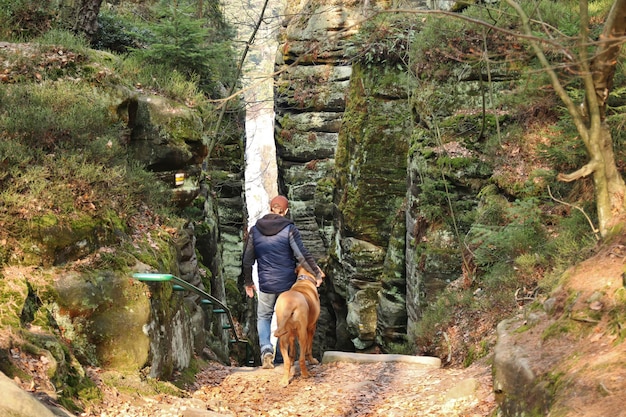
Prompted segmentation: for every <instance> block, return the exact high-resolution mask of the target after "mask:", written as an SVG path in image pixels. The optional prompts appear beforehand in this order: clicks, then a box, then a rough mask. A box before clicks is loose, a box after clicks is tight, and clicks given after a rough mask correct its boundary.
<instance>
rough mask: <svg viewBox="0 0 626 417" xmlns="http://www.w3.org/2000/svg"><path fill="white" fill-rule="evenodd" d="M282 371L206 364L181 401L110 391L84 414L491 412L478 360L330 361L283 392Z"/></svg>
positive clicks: (345, 416)
mask: <svg viewBox="0 0 626 417" xmlns="http://www.w3.org/2000/svg"><path fill="white" fill-rule="evenodd" d="M282 372H283V367H282V366H278V367H276V368H275V369H269V370H266V369H261V368H237V367H228V366H224V365H221V364H218V363H210V364H208V365H207V366H206V367H205V368H204V369H203V370H202V371H201V372H200V373H199V374H198V375H197V376H196V381H195V383H194V384H192V385H191V386H189V387H188V388H187V390H186V394H188V396H187V398H180V397H173V396H167V395H158V396H153V397H149V398H148V397H143V396H139V395H135V396H133V395H130V394H120V393H119V392H113V391H111V390H108V394H107V399H106V400H105V401H103V403H102V404H101V405H100V406H97V407H94V408H93V409H91V410H89V411H88V412H86V413H84V414H83V416H86V417H96V416H97V417H102V416H106V417H122V416H123V417H148V416H149V417H156V416H160V417H173V416H177V417H178V416H207V417H208V416H232V417H244V416H250V417H252V416H254V417H258V416H268V417H279V416H285V417H286V416H311V417H314V416H320V417H321V416H324V417H327V416H342V417H356V416H363V417H365V416H368V417H383V416H384V417H400V416H404V417H409V416H411V417H414V416H471V417H479V416H480V417H483V416H484V417H486V416H489V415H491V414H492V413H493V411H494V410H495V407H496V406H495V400H494V396H493V394H492V384H491V371H490V367H489V366H488V365H487V364H486V363H484V362H483V363H482V364H475V365H472V366H471V367H469V368H465V369H458V368H457V369H453V368H439V369H432V368H425V367H422V366H419V365H415V364H406V363H393V362H385V363H383V362H381V363H367V364H363V363H361V364H359V363H346V362H335V363H330V364H323V365H316V366H312V367H310V372H311V377H310V378H308V379H303V378H301V377H300V372H299V370H296V374H295V377H294V378H293V379H292V380H291V383H290V384H289V385H288V386H287V387H286V388H282V387H280V385H279V381H280V378H281V376H282Z"/></svg>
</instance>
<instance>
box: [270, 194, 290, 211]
mask: <svg viewBox="0 0 626 417" xmlns="http://www.w3.org/2000/svg"><path fill="white" fill-rule="evenodd" d="M276 207H279V208H280V211H281V212H283V213H284V212H286V211H287V209H288V208H289V200H287V198H285V197H284V196H282V195H277V196H276V197H274V198H272V201H270V208H271V209H273V208H276Z"/></svg>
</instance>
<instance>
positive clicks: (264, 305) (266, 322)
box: [256, 291, 278, 355]
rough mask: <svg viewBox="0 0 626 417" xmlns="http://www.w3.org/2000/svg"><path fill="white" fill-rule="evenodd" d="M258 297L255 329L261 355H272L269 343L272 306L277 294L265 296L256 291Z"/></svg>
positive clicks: (270, 343) (270, 342) (271, 347)
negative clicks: (269, 353)
mask: <svg viewBox="0 0 626 417" xmlns="http://www.w3.org/2000/svg"><path fill="white" fill-rule="evenodd" d="M258 296H259V299H258V304H257V310H256V315H257V322H256V327H257V331H258V332H259V345H260V346H261V355H263V353H264V352H265V351H270V352H272V353H274V347H273V346H272V341H271V333H272V315H273V314H274V305H275V304H276V299H277V298H278V294H267V293H264V292H261V291H258Z"/></svg>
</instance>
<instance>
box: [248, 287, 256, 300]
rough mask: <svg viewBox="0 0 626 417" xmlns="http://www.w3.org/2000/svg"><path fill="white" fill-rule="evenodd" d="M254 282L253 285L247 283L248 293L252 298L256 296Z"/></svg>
mask: <svg viewBox="0 0 626 417" xmlns="http://www.w3.org/2000/svg"><path fill="white" fill-rule="evenodd" d="M254 292H255V291H254V284H252V285H246V294H247V295H248V297H250V298H254Z"/></svg>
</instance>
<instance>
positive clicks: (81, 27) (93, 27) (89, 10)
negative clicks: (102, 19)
mask: <svg viewBox="0 0 626 417" xmlns="http://www.w3.org/2000/svg"><path fill="white" fill-rule="evenodd" d="M101 4H102V0H80V2H79V5H78V7H77V9H76V14H75V16H76V20H75V22H74V27H73V29H74V32H76V33H83V34H84V35H85V36H87V39H89V40H92V39H93V36H94V35H95V34H96V32H97V31H98V13H100V5H101Z"/></svg>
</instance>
